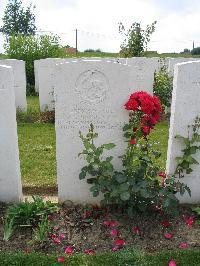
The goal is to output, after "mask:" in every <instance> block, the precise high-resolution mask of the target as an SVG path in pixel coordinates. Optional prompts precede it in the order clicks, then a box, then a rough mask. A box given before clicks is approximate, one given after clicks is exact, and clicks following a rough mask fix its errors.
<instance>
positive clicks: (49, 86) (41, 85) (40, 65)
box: [34, 58, 74, 112]
mask: <svg viewBox="0 0 200 266" xmlns="http://www.w3.org/2000/svg"><path fill="white" fill-rule="evenodd" d="M71 60H74V59H63V58H46V59H41V60H36V61H35V62H34V66H35V70H34V72H35V90H38V92H39V101H40V110H41V111H42V112H44V111H53V110H54V109H55V103H54V77H53V75H54V72H55V67H56V64H58V63H61V62H68V61H71Z"/></svg>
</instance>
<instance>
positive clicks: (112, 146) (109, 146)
mask: <svg viewBox="0 0 200 266" xmlns="http://www.w3.org/2000/svg"><path fill="white" fill-rule="evenodd" d="M115 146H116V145H115V144H114V143H108V144H103V145H101V147H102V148H104V149H106V150H111V149H113V148H114V147H115Z"/></svg>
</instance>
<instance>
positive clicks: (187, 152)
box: [175, 117, 200, 177]
mask: <svg viewBox="0 0 200 266" xmlns="http://www.w3.org/2000/svg"><path fill="white" fill-rule="evenodd" d="M199 128H200V117H196V119H195V121H194V124H193V125H189V126H188V136H187V137H183V136H180V135H177V136H176V137H175V138H177V139H179V140H180V141H182V142H183V143H184V145H185V147H184V149H183V150H182V152H183V155H182V156H180V157H177V158H176V161H177V167H176V174H179V177H184V173H186V174H190V173H191V172H193V169H192V165H194V164H199V162H198V161H197V160H196V159H195V158H194V155H195V154H196V153H197V152H198V150H200V146H198V145H197V144H198V143H199V142H200V134H199ZM191 129H192V130H191ZM191 131H192V132H191Z"/></svg>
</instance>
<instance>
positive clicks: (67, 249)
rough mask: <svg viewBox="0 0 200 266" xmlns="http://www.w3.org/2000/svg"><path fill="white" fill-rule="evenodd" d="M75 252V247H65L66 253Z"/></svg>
mask: <svg viewBox="0 0 200 266" xmlns="http://www.w3.org/2000/svg"><path fill="white" fill-rule="evenodd" d="M72 253H73V249H72V248H71V247H66V248H65V254H67V255H71V254H72Z"/></svg>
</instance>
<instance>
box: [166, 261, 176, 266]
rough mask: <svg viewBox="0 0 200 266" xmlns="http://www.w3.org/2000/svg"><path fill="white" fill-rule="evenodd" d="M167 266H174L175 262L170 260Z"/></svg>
mask: <svg viewBox="0 0 200 266" xmlns="http://www.w3.org/2000/svg"><path fill="white" fill-rule="evenodd" d="M168 266H176V261H175V260H170V262H169V264H168Z"/></svg>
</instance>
